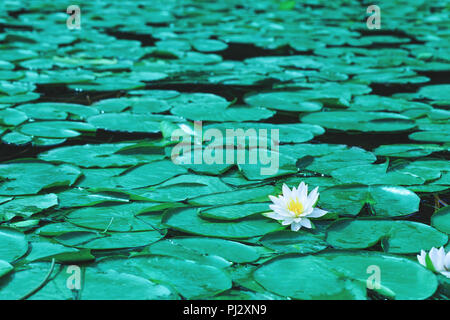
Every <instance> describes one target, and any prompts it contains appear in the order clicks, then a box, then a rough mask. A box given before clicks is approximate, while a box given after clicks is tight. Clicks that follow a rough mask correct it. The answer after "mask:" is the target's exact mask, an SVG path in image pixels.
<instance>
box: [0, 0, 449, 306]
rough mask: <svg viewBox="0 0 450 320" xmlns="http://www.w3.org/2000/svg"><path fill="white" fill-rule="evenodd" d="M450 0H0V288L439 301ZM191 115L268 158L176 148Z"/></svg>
mask: <svg viewBox="0 0 450 320" xmlns="http://www.w3.org/2000/svg"><path fill="white" fill-rule="evenodd" d="M367 5H369V3H368V4H367ZM449 5H450V2H449V1H440V2H438V3H432V2H426V1H408V2H407V3H404V2H403V1H386V2H381V4H380V8H381V11H382V29H381V30H379V31H377V30H368V29H367V28H366V23H365V18H366V6H365V5H364V1H363V2H361V1H355V0H352V1H337V2H326V1H275V0H262V1H257V2H245V1H242V0H226V1H220V2H212V1H198V0H183V1H179V0H164V1H153V0H152V1H124V0H121V1H106V0H105V1H102V0H96V1H84V2H80V4H79V6H80V9H81V23H82V24H81V29H80V30H69V29H68V28H67V26H66V20H67V18H68V15H67V14H66V8H64V7H62V6H61V3H60V2H59V1H50V0H40V1H35V0H25V1H14V0H3V1H2V4H0V6H3V8H0V140H1V144H0V150H1V151H0V161H1V162H0V299H249V300H251V299H428V298H430V299H448V298H449V297H450V279H449V278H448V276H446V275H447V274H448V272H447V271H448V268H449V267H448V266H447V267H446V263H448V262H446V260H445V259H446V258H445V253H446V252H448V251H449V249H450V247H449V244H448V240H449V239H448V234H449V233H450V209H449V207H448V204H447V203H448V199H449V197H448V196H449V189H450V162H449V160H448V151H449V149H450V134H449V133H450V122H449V120H450V110H449V109H450V83H449V81H448V79H449V72H450V33H449V32H448V24H449V20H450V17H449V16H450V10H449ZM419 8H420V10H419ZM194 121H202V122H203V125H204V128H205V129H208V128H214V129H218V130H221V131H225V130H226V129H239V128H242V129H251V128H253V129H268V130H269V131H270V130H271V129H278V130H279V143H280V145H279V150H278V151H274V150H271V151H269V150H268V152H276V156H277V157H278V158H279V170H278V171H277V172H276V173H274V174H270V175H263V174H261V172H260V167H261V165H254V164H249V163H216V164H204V163H203V164H195V163H190V164H189V163H185V164H176V163H174V162H173V161H172V159H171V151H172V149H173V148H174V144H175V142H174V141H173V140H172V139H171V138H172V136H173V133H174V131H175V130H183V131H184V132H185V133H186V134H187V135H192V141H194V142H195V141H196V143H198V142H199V141H200V142H203V143H198V145H197V147H198V146H200V148H201V147H203V148H204V147H205V146H207V144H208V143H207V142H206V141H202V140H203V137H201V136H200V137H198V136H194V134H195V132H194V131H193V130H192V128H193V122H194ZM216 143H217V141H216ZM226 143H227V142H226V141H225V140H224V141H223V145H224V147H226ZM187 156H189V155H187ZM302 182H303V183H305V184H307V185H308V186H309V187H310V188H311V190H312V188H316V187H318V188H319V189H318V190H319V192H320V197H319V198H318V202H317V207H316V208H320V209H322V210H324V211H326V214H325V212H323V214H322V213H321V214H319V213H318V211H316V214H315V216H314V219H313V220H312V222H311V225H310V224H309V222H306V225H301V224H300V222H298V223H299V224H298V225H295V227H293V228H291V227H289V226H288V225H287V224H281V223H279V222H277V221H276V220H274V219H270V218H269V217H275V218H277V217H278V216H277V215H276V214H274V213H271V212H272V209H271V207H272V208H273V203H272V202H271V201H270V199H281V198H274V197H276V196H278V195H280V194H281V193H282V191H285V190H286V189H285V190H282V189H283V187H282V186H283V185H284V184H285V185H286V186H289V187H291V188H292V187H297V186H299V184H300V183H302ZM285 188H286V187H285ZM269 196H273V197H271V198H269ZM276 201H278V200H276ZM276 201H275V202H276ZM313 202H315V201H313ZM303 205H304V203H303ZM303 205H301V203H300V202H298V201H297V202H295V201H294V203H293V204H292V205H291V206H290V207H289V206H287V208H291V209H292V211H293V212H294V213H296V214H297V213H298V214H301V213H302V212H303V211H302V210H304V209H305V208H306V206H303ZM309 207H310V209H311V210H313V209H312V203H309ZM275 211H277V212H278V213H280V212H281V214H282V213H283V211H282V210H281V209H278V208H277V209H276V210H275ZM311 212H312V211H311ZM311 217H313V216H311ZM297 218H298V217H297ZM303 222H305V221H303ZM296 223H297V222H296ZM300 226H306V228H303V227H301V228H300ZM309 227H311V228H309ZM436 248H442V249H440V250H437V249H436ZM430 250H431V251H430ZM428 252H430V253H429V254H428ZM417 255H419V257H417ZM447 255H448V254H447ZM73 266H76V267H77V268H79V269H80V270H81V274H80V275H81V279H79V280H80V281H79V282H80V283H81V287H77V286H75V287H74V286H70V285H68V280H69V279H72V280H73V279H74V278H73V277H72V273H71V270H73ZM371 266H377V267H378V268H379V270H380V279H381V280H380V281H381V282H380V286H376V287H370V288H369V287H368V286H367V279H368V278H369V277H370V273H368V270H370V267H371ZM446 268H447V269H446Z"/></svg>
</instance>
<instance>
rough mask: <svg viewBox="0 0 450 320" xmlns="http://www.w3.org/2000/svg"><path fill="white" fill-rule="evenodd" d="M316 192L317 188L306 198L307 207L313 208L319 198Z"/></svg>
mask: <svg viewBox="0 0 450 320" xmlns="http://www.w3.org/2000/svg"><path fill="white" fill-rule="evenodd" d="M318 190H319V187H316V188H314V190H313V191H311V193H310V194H309V196H308V200H307V201H306V202H307V206H313V205H314V204H315V203H316V202H317V199H318V198H319V192H318Z"/></svg>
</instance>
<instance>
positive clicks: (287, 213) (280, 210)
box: [269, 205, 294, 218]
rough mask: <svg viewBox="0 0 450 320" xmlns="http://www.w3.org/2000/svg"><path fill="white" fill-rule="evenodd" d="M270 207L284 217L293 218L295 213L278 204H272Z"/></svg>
mask: <svg viewBox="0 0 450 320" xmlns="http://www.w3.org/2000/svg"><path fill="white" fill-rule="evenodd" d="M269 207H270V209H272V210H273V211H275V212H276V213H278V214H279V215H281V216H283V217H286V218H291V217H293V216H294V214H293V213H292V212H290V211H289V210H286V209H285V208H281V207H279V206H276V205H270V206H269Z"/></svg>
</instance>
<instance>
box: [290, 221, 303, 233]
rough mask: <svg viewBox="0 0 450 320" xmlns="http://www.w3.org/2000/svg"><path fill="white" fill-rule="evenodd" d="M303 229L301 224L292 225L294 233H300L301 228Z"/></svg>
mask: <svg viewBox="0 0 450 320" xmlns="http://www.w3.org/2000/svg"><path fill="white" fill-rule="evenodd" d="M301 227H302V225H301V224H300V223H295V222H294V223H292V224H291V230H292V231H298V230H300V228H301Z"/></svg>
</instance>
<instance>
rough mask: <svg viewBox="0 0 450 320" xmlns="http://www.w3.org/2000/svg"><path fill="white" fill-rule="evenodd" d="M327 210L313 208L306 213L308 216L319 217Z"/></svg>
mask: <svg viewBox="0 0 450 320" xmlns="http://www.w3.org/2000/svg"><path fill="white" fill-rule="evenodd" d="M327 212H328V211H325V210H322V209H319V208H314V209H313V211H312V212H311V213H310V214H309V215H308V218H319V217H322V216H324V215H326V214H327Z"/></svg>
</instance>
